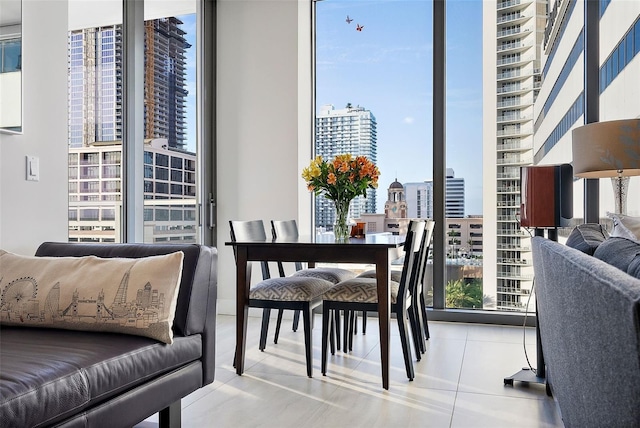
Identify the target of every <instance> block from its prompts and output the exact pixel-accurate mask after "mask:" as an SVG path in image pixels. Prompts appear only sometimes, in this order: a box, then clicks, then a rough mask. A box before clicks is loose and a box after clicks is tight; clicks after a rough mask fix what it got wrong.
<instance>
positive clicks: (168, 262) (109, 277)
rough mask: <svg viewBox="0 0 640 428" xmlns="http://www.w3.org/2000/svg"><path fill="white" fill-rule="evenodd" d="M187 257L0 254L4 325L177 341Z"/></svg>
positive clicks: (0, 301) (0, 306)
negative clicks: (175, 330) (177, 313)
mask: <svg viewBox="0 0 640 428" xmlns="http://www.w3.org/2000/svg"><path fill="white" fill-rule="evenodd" d="M183 258H184V254H183V253H182V251H178V252H175V253H171V254H166V255H161V256H152V257H142V258H130V259H129V258H99V257H95V256H86V257H31V256H21V255H17V254H12V253H8V252H6V251H2V250H0V290H2V291H1V292H2V294H1V296H0V323H1V324H4V325H19V326H27V327H49V328H63V329H69V330H88V331H100V332H115V333H124V334H134V335H138V336H146V337H150V338H153V339H156V340H159V341H161V342H164V343H172V342H173V333H172V330H171V328H172V325H173V317H174V314H175V310H176V302H177V299H178V289H179V286H180V278H181V276H182V262H183Z"/></svg>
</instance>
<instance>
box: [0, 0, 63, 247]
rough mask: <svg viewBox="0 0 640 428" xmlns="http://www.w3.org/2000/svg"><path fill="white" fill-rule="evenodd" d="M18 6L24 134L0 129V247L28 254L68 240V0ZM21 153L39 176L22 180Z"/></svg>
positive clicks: (37, 0)
mask: <svg viewBox="0 0 640 428" xmlns="http://www.w3.org/2000/svg"><path fill="white" fill-rule="evenodd" d="M22 7H23V25H22V31H23V39H22V49H23V56H22V65H23V67H22V69H23V74H22V78H23V85H24V92H23V94H24V97H23V102H24V105H23V107H24V122H23V130H24V133H23V134H22V135H8V134H0V248H2V249H4V250H7V251H11V252H15V253H20V254H26V255H32V254H33V253H34V252H35V250H36V248H37V247H38V245H39V244H40V243H42V242H43V241H66V240H67V216H68V214H67V206H68V203H67V198H68V196H67V1H66V0H55V1H51V0H49V1H47V0H30V1H24V2H23V3H22ZM45 42H46V43H45ZM26 155H32V156H37V157H38V158H40V181H37V182H35V181H26V179H25V176H26V167H25V165H26V162H25V156H26Z"/></svg>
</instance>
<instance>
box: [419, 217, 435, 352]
mask: <svg viewBox="0 0 640 428" xmlns="http://www.w3.org/2000/svg"><path fill="white" fill-rule="evenodd" d="M435 224H436V223H435V221H433V220H427V223H426V225H425V229H424V235H423V237H422V244H421V249H420V260H419V261H418V266H419V271H418V272H417V274H416V281H417V282H416V293H415V294H414V304H413V306H414V309H415V311H416V317H417V322H418V324H419V325H420V328H419V329H418V330H417V332H418V333H419V334H420V337H419V338H418V339H419V340H418V343H419V344H420V351H421V353H423V354H424V353H425V352H426V351H427V345H426V343H425V341H426V340H429V337H430V335H429V323H428V319H427V305H426V301H425V297H424V295H425V293H426V292H427V291H428V290H426V285H427V284H426V281H425V274H426V271H427V264H428V261H429V252H430V250H431V238H432V237H433V229H434V226H435ZM418 360H419V358H418Z"/></svg>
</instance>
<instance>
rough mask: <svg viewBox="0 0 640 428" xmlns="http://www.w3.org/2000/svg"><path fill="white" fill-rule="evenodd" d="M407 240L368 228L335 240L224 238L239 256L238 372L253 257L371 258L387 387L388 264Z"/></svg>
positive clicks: (368, 260) (356, 260) (310, 261)
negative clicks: (340, 239) (243, 239)
mask: <svg viewBox="0 0 640 428" xmlns="http://www.w3.org/2000/svg"><path fill="white" fill-rule="evenodd" d="M404 241H405V235H393V234H390V233H368V234H366V235H365V236H364V237H358V238H349V239H348V241H342V242H336V239H335V237H334V236H333V234H331V233H324V234H317V235H309V236H303V235H301V236H299V237H298V238H297V239H265V240H257V241H242V240H238V241H229V242H225V245H227V246H232V247H234V250H235V257H236V352H235V360H234V361H235V368H236V373H237V374H238V375H242V373H243V372H244V357H245V350H246V337H247V318H248V314H249V288H250V286H251V267H250V266H251V262H254V261H257V262H260V261H267V262H306V263H308V265H309V267H315V265H316V263H357V264H373V265H375V268H376V281H377V291H378V324H379V328H380V361H381V368H382V387H383V388H384V389H389V341H390V328H389V327H390V313H391V298H390V296H391V292H390V287H389V283H390V264H391V261H392V260H395V259H397V258H399V257H401V256H402V252H403V245H404Z"/></svg>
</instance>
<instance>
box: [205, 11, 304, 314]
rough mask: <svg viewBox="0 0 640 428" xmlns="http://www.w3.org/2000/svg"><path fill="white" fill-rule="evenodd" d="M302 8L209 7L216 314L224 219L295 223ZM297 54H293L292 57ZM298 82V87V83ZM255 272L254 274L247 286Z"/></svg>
mask: <svg viewBox="0 0 640 428" xmlns="http://www.w3.org/2000/svg"><path fill="white" fill-rule="evenodd" d="M309 3H310V2H308V1H303V0H301V1H300V2H299V1H298V0H286V1H282V0H254V1H251V0H240V1H239V0H219V1H218V7H217V14H218V19H217V39H218V44H217V59H216V62H217V67H218V70H217V73H218V74H217V79H218V81H217V96H216V101H217V106H216V109H217V115H218V116H217V136H216V138H217V145H218V148H217V158H218V170H217V171H216V173H217V183H218V201H219V203H218V222H217V223H218V227H219V229H218V244H217V246H218V249H219V257H220V259H219V276H218V286H219V290H218V308H219V312H221V313H235V261H234V259H233V252H232V250H231V248H230V247H226V246H225V245H224V243H225V241H228V240H229V220H231V219H234V220H254V219H262V220H263V221H264V222H265V226H267V227H269V226H268V222H269V220H270V219H292V218H295V219H298V221H299V222H300V225H301V233H304V232H305V231H308V230H309V220H308V219H309V218H310V213H311V211H310V207H311V205H310V200H311V199H310V198H311V197H310V195H309V194H308V192H306V191H305V190H304V183H303V180H302V178H301V177H300V173H301V171H302V167H303V166H306V164H307V163H308V162H309V159H310V158H311V128H310V125H311V122H310V120H311V117H312V110H311V108H312V105H311V83H310V82H311V81H310V64H311V58H310V50H309V47H310V46H311V39H310V34H311V33H310V9H309V7H310V5H309ZM299 53H300V55H299ZM305 81H306V82H305ZM258 274H259V269H258V267H257V266H256V268H255V269H254V281H255V280H257V279H259V278H258Z"/></svg>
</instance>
